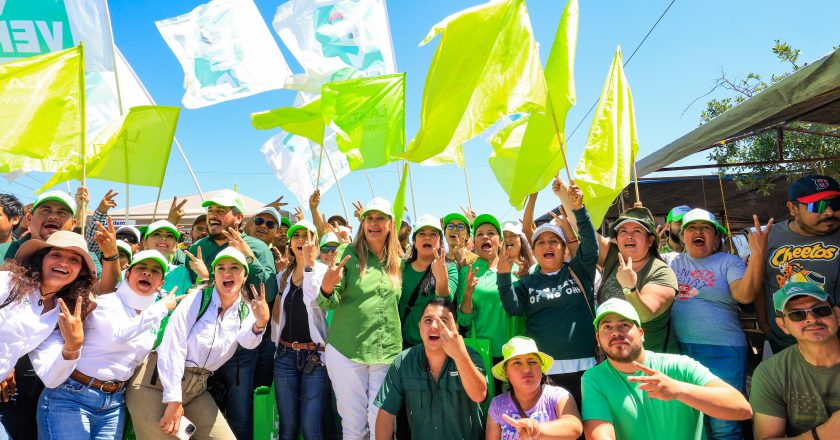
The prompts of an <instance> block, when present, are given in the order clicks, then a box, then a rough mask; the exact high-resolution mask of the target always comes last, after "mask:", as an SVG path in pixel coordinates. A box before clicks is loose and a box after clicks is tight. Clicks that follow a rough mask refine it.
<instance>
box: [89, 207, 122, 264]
mask: <svg viewBox="0 0 840 440" xmlns="http://www.w3.org/2000/svg"><path fill="white" fill-rule="evenodd" d="M93 241H95V242H96V244H98V245H99V249H100V250H101V251H102V255H103V256H108V257H110V256H112V255H117V253H119V250H118V249H117V232H116V230H115V229H114V222H113V221H112V220H111V217H108V227H107V228H106V227H104V226H102V223H99V222H96V233H95V234H94V235H93Z"/></svg>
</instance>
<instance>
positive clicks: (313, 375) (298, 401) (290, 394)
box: [271, 220, 329, 440]
mask: <svg viewBox="0 0 840 440" xmlns="http://www.w3.org/2000/svg"><path fill="white" fill-rule="evenodd" d="M287 236H288V239H289V247H290V249H291V255H292V258H291V261H290V263H289V266H288V267H287V268H286V270H285V271H283V272H282V273H281V274H278V275H277V282H278V286H279V289H278V292H280V294H281V296H280V300H279V301H276V302H275V303H274V310H273V311H272V326H271V327H272V334H271V340H272V341H274V342H275V343H276V344H277V353H276V355H275V358H274V384H275V387H276V388H277V393H276V395H277V409H278V412H279V414H280V439H281V440H285V439H289V440H292V439H297V438H298V432H301V431H302V433H303V438H304V439H305V440H320V439H322V438H324V435H323V432H322V429H321V426H322V425H321V420H322V417H323V414H324V409H325V406H326V404H327V402H329V390H328V388H327V383H328V382H327V369H326V366H325V365H324V345H325V344H324V341H325V340H326V338H327V321H326V316H325V314H324V311H323V310H322V309H321V308H320V307H319V306H318V295H319V293H320V287H321V280H322V279H323V277H324V273H326V270H327V267H326V266H325V265H324V264H322V263H317V262H316V261H315V258H316V256H317V254H318V246H317V244H316V243H317V241H316V240H317V231H316V229H315V225H313V224H312V223H310V222H308V221H306V220H301V221H299V222H297V223H296V224H294V225H292V227H291V228H289V231H288V232H287Z"/></svg>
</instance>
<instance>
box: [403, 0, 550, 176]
mask: <svg viewBox="0 0 840 440" xmlns="http://www.w3.org/2000/svg"><path fill="white" fill-rule="evenodd" d="M437 34H441V39H440V43H439V44H438V47H437V51H436V52H435V55H434V58H433V59H432V63H431V66H429V72H428V74H427V75H426V84H425V86H424V88H423V103H422V108H421V113H420V130H419V131H418V132H417V135H416V136H415V138H414V140H413V141H412V142H411V145H409V148H408V149H407V150H406V152H405V153H404V154H402V155H400V156H399V157H400V158H402V159H405V160H409V161H411V162H418V163H420V162H424V161H427V160H428V159H431V158H434V159H432V160H431V161H428V162H425V163H426V164H444V163H456V162H463V159H462V158H460V157H458V156H459V154H458V151H459V147H460V146H461V144H463V143H464V142H466V141H468V140H469V139H471V138H473V137H475V136H477V135H478V134H480V133H481V132H482V131H484V130H485V129H487V128H488V127H490V126H491V125H493V124H494V123H495V122H496V121H498V120H499V119H501V118H503V117H505V116H507V115H510V114H514V113H520V112H532V111H542V110H544V103H545V97H546V90H545V89H546V88H545V78H544V77H543V72H542V65H541V63H540V56H539V52H538V51H537V45H536V42H535V41H534V35H533V32H532V30H531V22H530V19H529V18H528V10H527V8H526V7H525V1H524V0H493V1H490V2H488V3H485V4H483V5H480V6H476V7H472V8H469V9H465V10H463V11H461V12H458V13H455V14H453V15H450V16H449V17H447V18H446V19H444V20H443V21H442V22H440V23H438V24H436V25H435V26H434V27H433V28H432V30H431V31H430V32H429V34H428V35H427V36H426V39H425V40H423V42H422V43H421V45H422V44H426V43H428V42H429V41H430V40H432V39H433V38H434V37H435V36H436V35H437Z"/></svg>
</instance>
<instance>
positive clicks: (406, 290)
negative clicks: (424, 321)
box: [400, 262, 458, 346]
mask: <svg viewBox="0 0 840 440" xmlns="http://www.w3.org/2000/svg"><path fill="white" fill-rule="evenodd" d="M446 272H447V274H448V275H449V277H448V290H447V292H449V296H448V298H449V299H450V300H451V299H452V294H453V293H455V290H456V289H457V288H458V266H457V265H456V264H455V263H454V262H450V263H447V264H446ZM425 274H426V273H425V272H417V271H416V270H414V268H413V267H411V263H406V264H405V267H404V268H403V280H402V295H401V296H400V316H401V317H402V335H403V344H404V345H405V346H412V345H417V344H419V343H421V342H423V341H422V340H421V339H420V318H422V317H423V309H425V308H426V304H428V303H429V301H431V300H432V299H433V298H434V297H435V296H436V295H435V291H434V290H432V291H429V292H418V294H417V300H416V301H415V302H414V306H413V307H412V308H411V311H410V312H409V313H408V315H406V313H405V312H406V308H407V307H408V300H409V299H411V295H412V294H413V293H414V289H415V288H416V287H417V285H418V284H420V281H421V280H422V279H423V276H424V275H425Z"/></svg>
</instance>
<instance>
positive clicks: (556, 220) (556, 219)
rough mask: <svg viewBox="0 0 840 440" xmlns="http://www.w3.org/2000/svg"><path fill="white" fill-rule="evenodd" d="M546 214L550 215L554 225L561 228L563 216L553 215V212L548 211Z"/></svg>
mask: <svg viewBox="0 0 840 440" xmlns="http://www.w3.org/2000/svg"><path fill="white" fill-rule="evenodd" d="M548 214H549V215H551V218H553V219H554V224H555V225H557V226H560V227H561V228H562V227H563V216H562V215H557V214H555V213H554V210H553V209H552V210H551V211H548Z"/></svg>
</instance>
